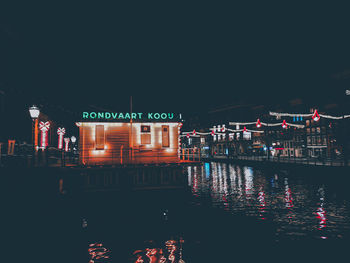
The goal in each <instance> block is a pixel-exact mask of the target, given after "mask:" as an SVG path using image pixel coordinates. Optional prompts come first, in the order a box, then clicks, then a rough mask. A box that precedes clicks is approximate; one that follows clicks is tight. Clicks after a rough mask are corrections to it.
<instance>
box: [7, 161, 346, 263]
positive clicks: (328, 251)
mask: <svg viewBox="0 0 350 263" xmlns="http://www.w3.org/2000/svg"><path fill="white" fill-rule="evenodd" d="M335 171H336V170H335ZM184 176H187V182H188V183H187V186H185V187H184V188H183V189H163V190H162V189H158V190H138V191H129V190H121V191H108V192H106V191H96V192H84V191H82V190H81V187H80V185H79V182H80V181H79V180H78V181H77V180H75V181H74V180H71V182H68V181H69V179H67V178H65V179H64V180H65V185H66V186H65V188H64V189H65V190H64V191H65V193H64V194H62V193H60V192H59V180H60V178H61V176H60V175H59V174H56V175H55V174H54V173H52V172H48V171H46V170H43V171H42V172H40V173H37V175H36V177H35V178H36V179H33V178H30V177H23V178H22V180H23V182H24V184H23V186H21V187H20V188H9V189H7V191H9V192H8V193H9V195H8V196H10V197H11V200H13V202H12V203H13V204H15V205H16V206H15V208H14V207H13V206H11V207H10V208H9V210H8V211H9V214H11V217H10V218H11V220H9V222H7V225H8V226H10V227H9V228H8V229H9V232H10V235H9V236H10V238H9V242H10V240H11V242H10V244H12V249H16V248H17V247H18V245H19V243H22V242H23V243H24V245H25V246H26V249H27V250H28V251H27V253H28V255H30V254H31V253H33V250H38V251H37V254H36V256H35V258H37V259H38V260H37V261H40V262H41V261H42V259H44V258H50V259H52V260H50V262H56V260H57V262H91V263H92V262H135V261H136V260H137V258H138V257H143V259H144V262H148V261H147V260H148V259H150V257H151V256H150V253H152V251H154V253H156V252H157V251H158V252H159V251H162V253H163V254H164V255H165V256H166V257H169V255H170V254H169V253H170V252H169V251H171V250H169V247H171V246H170V245H169V244H170V243H169V241H170V242H174V244H175V245H174V249H175V250H174V251H175V252H174V253H175V254H174V255H175V257H176V260H175V262H177V260H178V259H179V247H180V246H179V245H180V243H179V241H180V239H181V238H183V240H184V243H183V252H182V254H183V259H184V261H185V262H225V260H227V262H233V259H245V261H246V262H251V261H254V260H258V259H261V258H269V259H270V261H273V262H277V261H278V259H279V258H280V256H281V255H284V257H287V255H288V257H287V258H286V259H285V260H288V259H291V258H298V259H305V260H306V257H311V258H312V259H315V258H319V259H324V258H326V257H329V256H331V257H338V256H340V255H341V253H345V251H346V250H344V249H345V247H346V245H347V244H349V240H350V216H349V214H350V213H349V210H350V203H349V200H350V194H349V192H348V190H347V189H348V182H349V179H348V178H347V176H348V174H347V173H344V174H341V173H328V172H327V173H320V172H317V173H310V172H309V171H308V172H307V173H305V171H302V170H295V171H293V172H291V171H287V170H276V169H258V168H253V167H250V166H243V165H234V164H226V163H214V162H213V163H203V164H201V165H189V166H184ZM14 181H15V179H14V178H11V179H10V182H12V183H14ZM23 193H24V194H23ZM11 229H12V230H11ZM13 229H16V230H15V231H13ZM14 233H16V234H18V235H14ZM171 240H174V241H171ZM167 241H168V243H166V242H167ZM166 244H167V245H166ZM32 247H33V248H32ZM26 249H25V250H24V251H26ZM147 249H148V250H147ZM152 249H153V250H152ZM154 249H156V250H154ZM157 249H158V250H157ZM160 249H162V250H160ZM63 251H64V252H63ZM147 253H148V254H147ZM24 254H26V253H24ZM133 254H134V255H133ZM53 255H56V256H53ZM147 255H148V256H147ZM272 255H274V256H272ZM18 256H19V255H16V257H18ZM304 256H305V258H304ZM231 259H232V260H231ZM91 260H93V261H91ZM153 260H155V261H154V262H158V261H156V260H157V258H156V257H154V258H153ZM158 260H159V258H158ZM159 262H161V261H159ZM167 262H168V261H167ZM169 262H171V261H169Z"/></svg>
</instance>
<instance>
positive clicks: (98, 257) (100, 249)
mask: <svg viewBox="0 0 350 263" xmlns="http://www.w3.org/2000/svg"><path fill="white" fill-rule="evenodd" d="M88 252H89V256H90V260H89V263H99V262H109V261H106V260H107V259H109V258H110V255H109V254H110V250H108V249H107V248H105V247H104V246H103V244H102V243H92V244H90V245H89V249H88Z"/></svg>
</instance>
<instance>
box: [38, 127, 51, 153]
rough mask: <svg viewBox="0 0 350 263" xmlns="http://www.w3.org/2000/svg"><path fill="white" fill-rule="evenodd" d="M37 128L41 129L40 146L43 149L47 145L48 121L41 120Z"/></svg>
mask: <svg viewBox="0 0 350 263" xmlns="http://www.w3.org/2000/svg"><path fill="white" fill-rule="evenodd" d="M39 129H40V131H41V147H42V148H43V149H45V148H46V146H47V145H48V143H47V131H48V130H49V129H50V122H48V121H47V122H43V121H41V122H40V123H39Z"/></svg>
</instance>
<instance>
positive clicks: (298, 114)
mask: <svg viewBox="0 0 350 263" xmlns="http://www.w3.org/2000/svg"><path fill="white" fill-rule="evenodd" d="M315 113H317V114H315ZM269 114H270V115H271V116H276V117H297V116H299V117H300V120H301V121H302V120H303V119H302V118H305V117H311V118H313V119H314V117H313V116H314V115H315V117H316V119H317V116H318V117H319V118H326V119H334V120H341V119H346V118H350V115H342V116H332V115H326V114H319V113H318V112H317V110H315V111H314V113H308V114H303V113H281V112H271V111H270V113H269Z"/></svg>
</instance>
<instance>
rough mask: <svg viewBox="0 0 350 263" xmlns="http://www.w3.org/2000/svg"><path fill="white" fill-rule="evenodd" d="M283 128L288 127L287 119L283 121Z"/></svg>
mask: <svg viewBox="0 0 350 263" xmlns="http://www.w3.org/2000/svg"><path fill="white" fill-rule="evenodd" d="M282 128H283V129H287V123H286V120H283V122H282Z"/></svg>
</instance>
